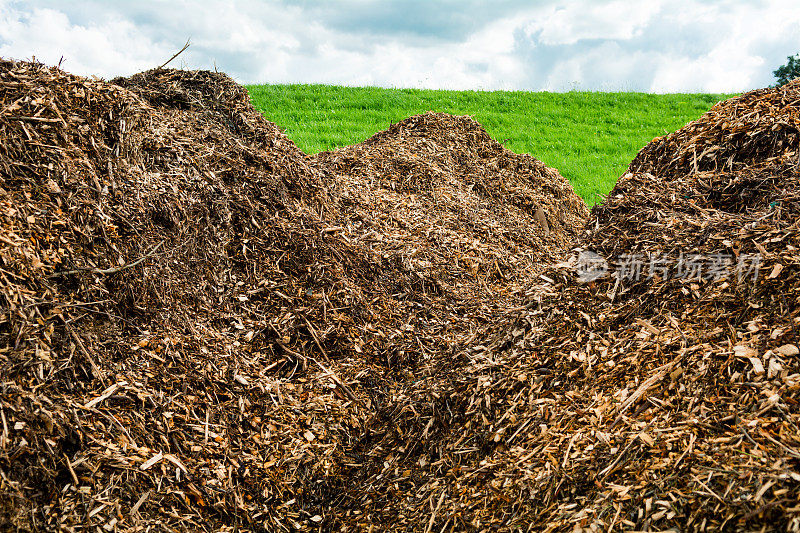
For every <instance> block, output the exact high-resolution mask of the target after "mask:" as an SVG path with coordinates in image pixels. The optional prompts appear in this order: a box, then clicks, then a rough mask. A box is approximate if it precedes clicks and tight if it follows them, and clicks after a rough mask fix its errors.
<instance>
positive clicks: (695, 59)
mask: <svg viewBox="0 0 800 533" xmlns="http://www.w3.org/2000/svg"><path fill="white" fill-rule="evenodd" d="M187 39H190V40H191V46H190V48H189V49H188V50H187V51H186V52H184V53H183V54H182V55H181V56H180V57H179V58H178V59H176V60H175V62H174V63H173V64H172V65H171V66H176V67H184V68H201V69H214V68H216V69H218V70H220V71H224V72H227V73H228V74H230V75H231V76H233V77H234V78H235V79H236V80H237V81H239V82H242V83H288V82H300V83H334V84H342V85H378V86H384V87H425V88H447V89H486V90H491V89H507V90H510V89H521V90H550V91H564V90H570V89H581V90H636V91H653V92H698V91H701V92H734V91H743V90H746V89H752V88H756V87H763V86H766V85H769V84H771V83H772V82H773V81H774V79H773V76H772V71H773V70H775V68H777V67H778V66H780V65H782V64H784V63H785V62H786V56H788V55H792V54H795V53H797V52H800V3H798V0H763V1H760V0H719V1H713V0H706V1H701V0H649V1H647V2H642V1H637V0H620V1H600V0H570V1H566V0H560V1H547V0H543V1H529V2H523V1H516V0H495V1H485V2H479V1H473V0H457V1H456V0H452V1H451V0H443V1H431V0H419V1H412V0H406V1H398V0H384V1H380V0H342V1H318V2H315V1H310V0H306V1H304V0H283V1H277V0H276V1H266V0H261V1H260V0H239V1H228V2H222V1H217V0H207V1H203V2H188V1H181V0H163V1H155V0H137V1H101V0H87V1H80V2H77V1H65V0H27V1H16V0H0V57H5V58H13V59H29V58H31V57H32V56H35V57H36V59H38V60H40V61H42V62H45V63H48V64H57V63H58V62H59V61H61V58H62V57H63V62H62V68H64V69H65V70H68V71H70V72H73V73H76V74H85V75H89V74H95V75H98V76H101V77H104V78H110V77H113V76H116V75H127V74H131V73H134V72H137V71H140V70H145V69H147V68H152V67H155V66H158V65H159V64H161V63H163V62H164V61H166V60H167V59H168V58H169V57H170V56H171V55H172V54H173V53H174V52H176V51H177V50H179V49H180V48H181V46H182V45H183V43H184V42H186V40H187Z"/></svg>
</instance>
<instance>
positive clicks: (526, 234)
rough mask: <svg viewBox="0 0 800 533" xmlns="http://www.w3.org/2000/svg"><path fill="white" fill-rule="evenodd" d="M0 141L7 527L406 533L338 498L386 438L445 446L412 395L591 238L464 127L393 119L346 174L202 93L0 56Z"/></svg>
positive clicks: (374, 468)
mask: <svg viewBox="0 0 800 533" xmlns="http://www.w3.org/2000/svg"><path fill="white" fill-rule="evenodd" d="M412 130H414V131H417V135H416V137H415V138H414V143H415V145H414V146H412V145H411V144H409V143H408V137H409V136H412V137H413V136H414V135H413V134H410V133H409V132H410V131H412ZM0 139H1V140H2V141H1V142H0V204H1V205H0V294H2V308H0V313H2V314H0V337H1V338H2V341H1V342H0V369H1V370H0V423H1V424H2V427H0V431H2V433H0V524H2V527H3V528H19V529H22V530H42V529H44V530H53V529H65V530H72V531H82V530H92V531H96V530H98V528H99V529H101V530H107V531H114V530H120V531H140V530H141V531H144V530H156V531H158V530H169V531H175V530H188V531H199V530H208V531H224V530H231V531H232V530H287V531H288V530H294V529H303V528H324V529H336V528H347V527H348V526H349V527H354V526H357V525H359V524H365V523H369V522H370V521H373V520H379V519H381V517H382V516H386V517H391V519H392V520H395V523H394V525H395V526H396V527H404V526H403V524H405V523H407V520H410V519H413V518H414V514H413V513H411V512H409V513H408V514H407V518H402V517H400V516H399V515H398V513H400V514H402V513H404V511H402V510H401V508H400V507H399V506H395V507H394V508H393V507H391V506H390V505H387V506H386V509H387V511H386V514H385V515H381V516H377V515H373V514H371V513H370V511H369V509H370V505H379V504H380V505H381V506H383V504H382V503H381V502H379V501H378V500H373V501H372V502H371V504H370V503H368V504H366V506H365V507H364V510H361V509H359V505H361V503H363V502H362V498H361V497H362V496H364V494H358V493H357V492H356V491H357V490H360V489H359V488H360V487H361V486H362V484H363V482H365V481H367V482H368V481H369V480H370V479H371V477H372V476H373V475H375V474H376V472H379V471H380V470H383V469H384V461H385V460H386V453H389V450H386V449H384V448H383V447H382V446H383V445H384V443H386V442H388V440H387V439H389V440H390V439H392V438H395V437H396V438H400V437H398V436H397V435H400V436H401V437H402V436H403V435H404V434H402V433H400V434H398V433H396V432H395V430H394V429H393V428H394V427H395V426H394V420H397V421H399V422H401V423H402V424H403V425H402V426H397V428H398V430H399V429H401V428H408V427H409V426H408V424H409V422H408V421H409V420H412V426H411V427H413V429H414V431H413V432H410V433H408V435H412V434H415V435H422V434H424V435H428V434H429V430H430V431H431V433H430V434H431V435H432V434H433V433H437V432H438V433H442V432H441V429H440V427H439V425H438V422H437V423H434V418H432V416H435V417H436V420H439V419H440V418H441V417H443V416H446V413H442V412H441V411H440V407H441V401H440V400H437V399H436V397H435V395H436V394H437V393H436V392H435V391H434V392H432V394H433V395H434V396H431V397H428V398H425V399H423V401H422V403H419V402H418V400H419V397H418V394H417V393H418V390H423V389H425V388H426V387H428V384H436V383H439V382H440V381H441V379H444V378H445V377H447V376H450V377H449V378H447V379H452V376H451V373H452V370H453V368H454V367H453V368H451V365H450V364H449V363H448V361H449V360H450V359H452V361H454V362H456V361H458V360H459V356H458V355H457V354H458V352H459V350H460V349H461V348H460V347H463V346H467V345H471V344H472V341H473V340H474V339H475V338H476V337H478V336H479V335H480V332H481V331H482V330H483V329H484V328H486V327H491V326H492V324H494V323H495V322H496V321H497V320H498V318H499V317H501V316H503V315H504V313H506V312H507V310H508V309H510V308H514V307H517V308H521V307H524V305H525V292H524V291H523V290H521V288H522V287H524V286H525V285H527V284H528V283H529V282H530V280H532V279H534V276H535V275H536V274H538V272H540V271H541V270H542V268H544V266H545V265H546V264H549V263H552V262H554V261H558V260H563V259H564V257H563V254H564V252H565V251H566V250H568V249H569V248H570V247H571V246H573V245H574V244H575V242H576V241H577V239H576V236H577V233H578V231H579V228H580V226H581V225H582V224H583V222H584V220H585V217H586V215H587V212H586V210H585V207H584V206H583V204H582V203H581V202H580V200H579V199H578V197H577V196H576V195H575V194H574V192H573V191H572V189H571V188H570V187H569V184H568V183H567V181H566V180H565V179H564V178H563V177H561V176H560V175H558V174H557V173H556V172H554V171H552V170H550V169H547V168H546V167H544V166H543V165H541V163H538V162H537V161H535V160H533V159H532V158H529V157H527V156H516V155H514V154H511V153H510V152H506V151H505V150H503V149H502V147H500V146H499V145H498V144H497V143H495V142H494V141H491V139H489V137H488V136H487V135H486V133H485V132H484V131H483V130H482V129H481V128H480V127H479V126H478V125H477V124H476V123H474V122H473V121H471V120H469V119H465V118H458V117H456V118H452V117H447V116H435V115H426V116H423V117H415V118H412V119H409V121H406V122H405V123H401V124H399V125H396V126H395V127H394V128H392V129H390V130H389V131H388V132H386V133H384V134H379V135H377V136H376V137H375V138H373V140H370V141H367V142H366V143H364V144H363V145H361V147H354V148H352V150H353V151H354V152H359V153H361V154H362V155H363V156H364V157H365V158H369V154H370V153H372V155H373V159H381V163H380V164H379V165H374V164H373V163H369V162H368V163H366V164H365V168H363V169H356V165H357V163H356V162H355V161H353V160H352V159H347V157H345V156H343V155H342V154H343V153H333V154H323V155H320V156H318V157H314V158H312V157H308V156H306V155H305V154H303V153H302V152H301V151H300V150H299V149H298V148H297V147H296V146H295V145H294V144H293V143H292V142H291V141H289V140H288V139H287V138H286V137H285V136H284V135H283V134H282V133H281V132H280V131H279V130H278V128H277V127H276V126H275V125H274V124H272V123H270V122H268V121H266V120H265V119H264V118H263V117H262V116H261V115H260V114H259V113H258V112H257V111H256V110H255V109H254V108H253V107H252V105H251V104H250V101H249V97H248V95H247V92H246V91H245V90H244V89H243V88H242V87H240V86H238V85H236V84H235V83H234V82H233V81H232V80H230V79H229V78H228V77H227V76H225V75H223V74H217V73H210V72H197V71H195V72H188V71H176V70H171V69H157V70H153V71H148V72H145V73H142V74H137V75H135V76H132V77H130V78H119V79H115V80H112V82H111V83H107V82H104V81H101V80H96V79H86V78H81V77H77V76H72V75H69V74H66V73H64V72H62V71H60V70H58V69H56V68H48V67H45V66H43V65H40V64H34V63H25V62H12V61H0ZM375 139H378V141H375ZM380 139H383V140H380ZM373 142H375V146H374V147H373V148H369V146H370V143H373ZM416 145H418V146H419V148H418V149H416V148H415V146H416ZM473 145H474V146H473ZM371 150H372V152H371ZM345 153H346V151H345ZM392 158H395V159H396V161H395V162H392ZM414 158H417V159H419V158H430V161H429V162H427V163H420V162H411V163H409V161H411V160H413V159H414ZM407 165H409V166H407ZM348 167H349V169H350V170H345V169H347V168H348ZM366 167H369V168H366ZM451 174H452V175H451ZM498 191H502V192H498ZM370 202H374V203H373V204H372V207H371V204H370ZM504 202H505V205H503V204H504ZM415 409H416V412H415V411H414V410H415ZM400 411H402V412H400ZM415 414H416V415H418V417H417V419H416V422H413V419H414V416H415ZM426 426H427V429H426ZM442 434H443V433H442ZM442 444H443V445H444V444H445V443H442ZM422 445H423V446H424V445H425V443H422ZM394 453H398V454H402V453H403V451H402V450H401V449H397V450H394ZM414 453H416V452H414ZM388 464H393V463H392V462H391V461H390V462H389V463H388ZM389 474H391V475H389ZM389 474H387V475H386V476H385V477H384V478H383V480H384V481H387V480H391V479H392V476H394V475H400V474H398V473H397V472H395V471H394V470H391V471H390V472H389ZM377 475H380V474H377ZM384 481H381V483H383V484H384V486H385V487H389V486H390V485H388V484H386V483H384ZM392 483H394V481H392ZM392 509H394V514H392ZM423 510H424V509H422V510H420V509H417V510H416V511H415V512H422V511H423ZM403 516H406V515H403ZM439 516H440V517H441V516H442V515H439ZM425 520H427V518H425ZM416 524H417V525H418V523H416ZM387 525H388V522H387Z"/></svg>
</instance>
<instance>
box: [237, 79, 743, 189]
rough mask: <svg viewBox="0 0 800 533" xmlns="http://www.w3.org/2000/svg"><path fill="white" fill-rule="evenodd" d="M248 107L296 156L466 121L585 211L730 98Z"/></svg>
mask: <svg viewBox="0 0 800 533" xmlns="http://www.w3.org/2000/svg"><path fill="white" fill-rule="evenodd" d="M248 90H249V91H250V94H251V97H252V100H253V103H254V104H255V106H256V107H257V108H258V109H260V110H261V111H262V112H263V113H264V114H265V115H266V116H267V117H268V118H269V119H270V120H272V121H273V122H275V123H277V124H278V126H280V127H281V128H282V129H283V130H284V131H285V132H286V133H287V134H288V135H289V137H291V138H292V139H293V140H294V141H295V142H296V143H297V144H298V145H299V146H300V148H302V149H303V150H305V151H306V152H308V153H315V152H319V151H322V150H329V149H332V148H336V147H339V146H345V145H348V144H355V143H358V142H361V141H363V140H364V139H366V138H367V137H369V136H370V135H372V134H373V133H375V132H377V131H380V130H382V129H385V128H387V127H388V126H389V125H390V124H391V123H393V122H398V121H400V120H402V119H404V118H406V117H408V116H410V115H414V114H417V113H422V112H424V111H428V110H433V111H441V112H445V113H452V114H457V115H472V116H474V117H475V119H476V120H478V122H480V123H481V124H483V126H484V127H485V128H486V129H487V131H488V132H489V134H490V135H491V136H492V137H494V138H495V139H497V140H498V141H500V142H502V143H503V145H505V146H506V147H507V148H509V149H511V150H513V151H515V152H518V153H529V154H531V155H533V156H534V157H536V158H538V159H540V160H542V161H544V162H545V163H546V164H547V165H549V166H551V167H555V168H557V169H558V170H559V171H560V172H561V173H562V174H563V175H564V176H565V177H567V178H568V179H569V180H570V181H571V182H572V184H573V186H574V187H575V190H576V191H577V192H578V194H580V195H581V196H582V197H583V198H584V199H585V200H586V201H587V202H588V203H589V204H594V203H596V202H598V201H600V200H601V199H602V195H604V194H606V193H608V191H609V190H611V187H613V185H614V182H615V181H616V179H617V178H618V177H619V176H620V174H621V173H622V172H623V171H624V170H625V168H626V167H627V165H628V163H629V162H630V161H631V159H633V157H634V155H636V152H638V151H639V149H640V148H642V147H643V146H644V145H645V144H647V143H648V142H649V141H650V140H651V139H652V138H653V137H657V136H660V135H664V134H666V133H669V132H671V131H674V130H676V129H678V128H680V127H681V126H683V125H684V124H686V123H687V122H689V121H690V120H694V119H696V118H698V117H699V116H700V115H702V114H703V113H704V112H705V111H707V110H708V109H709V108H710V107H711V106H712V105H714V104H715V103H716V102H717V101H719V100H723V99H725V98H727V97H728V96H729V95H719V94H668V95H653V94H644V93H592V92H569V93H530V92H507V91H495V92H480V91H433V90H419V89H380V88H374V87H366V88H351V87H336V86H328V85H251V86H248Z"/></svg>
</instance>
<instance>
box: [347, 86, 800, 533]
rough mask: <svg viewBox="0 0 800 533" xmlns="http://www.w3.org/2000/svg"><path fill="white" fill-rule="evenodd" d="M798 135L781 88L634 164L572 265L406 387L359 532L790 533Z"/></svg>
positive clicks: (725, 106)
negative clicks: (588, 261) (587, 265)
mask: <svg viewBox="0 0 800 533" xmlns="http://www.w3.org/2000/svg"><path fill="white" fill-rule="evenodd" d="M799 121H800V82H795V83H793V84H790V85H788V86H785V87H782V88H776V89H767V90H760V91H755V92H752V93H748V94H745V95H743V96H741V97H738V98H734V99H731V100H728V101H726V102H723V103H720V104H718V105H717V106H715V107H714V108H713V109H712V110H711V111H709V112H708V113H707V114H706V115H704V116H703V117H702V118H701V119H699V120H698V121H696V122H693V123H691V124H689V125H687V126H686V127H685V128H683V129H681V130H679V131H678V132H676V133H673V134H671V135H668V136H666V137H664V138H660V139H656V140H654V141H653V142H652V143H650V144H649V145H648V146H647V147H645V148H644V149H643V150H642V151H641V152H640V154H639V155H638V156H637V158H636V159H635V160H634V161H633V163H632V164H631V167H630V169H629V171H630V172H629V173H627V174H626V175H625V176H623V177H622V178H621V179H620V181H619V183H618V184H617V186H616V187H615V188H614V190H613V191H612V192H611V194H610V195H609V197H608V199H607V201H606V202H605V203H603V204H602V205H600V206H597V207H595V208H594V209H593V211H592V214H591V216H590V219H589V222H588V224H587V226H586V228H587V234H586V237H585V239H584V241H583V242H582V243H581V248H582V250H581V251H583V252H584V255H583V256H580V255H577V254H576V257H575V258H573V259H572V260H570V261H567V262H564V263H561V264H556V265H553V266H551V267H550V268H548V269H547V270H546V271H545V272H544V274H543V277H542V278H540V282H538V283H536V284H535V285H533V286H531V287H530V289H529V299H528V303H527V305H525V306H524V308H523V309H516V310H510V311H509V313H508V314H507V316H506V318H504V319H499V320H498V321H497V323H496V324H494V325H493V326H490V327H489V328H488V329H487V330H486V331H485V332H484V334H481V335H479V336H478V337H477V338H476V339H475V340H473V341H472V342H471V343H470V344H469V345H464V346H462V347H461V349H460V350H459V351H458V352H457V356H456V357H452V356H443V357H442V358H441V361H440V362H438V363H436V362H432V363H431V366H432V367H435V368H440V369H442V370H440V372H439V373H438V374H433V375H432V377H431V378H428V379H426V380H424V381H422V382H420V383H417V384H415V385H414V386H413V387H410V388H408V389H406V390H405V391H403V394H402V395H401V396H402V398H401V402H400V404H402V405H403V407H398V408H397V416H395V417H394V418H393V419H392V421H391V423H387V429H386V432H385V433H384V436H383V441H382V443H381V445H380V449H382V451H383V454H382V456H380V457H376V458H375V461H374V462H375V464H379V463H380V462H381V461H382V462H383V467H384V468H383V470H381V471H380V472H378V471H377V470H378V469H376V470H375V471H373V472H372V473H365V474H364V475H363V477H361V478H359V480H360V483H361V484H360V485H359V486H358V487H357V488H356V489H354V490H353V497H354V500H357V501H358V504H355V503H353V505H352V508H353V509H358V510H359V512H361V513H363V514H364V515H366V516H367V517H368V518H367V519H365V520H364V522H363V523H364V524H367V523H370V522H376V523H379V524H381V527H382V528H386V529H394V530H403V529H406V528H407V529H415V528H418V529H425V528H426V527H427V530H428V531H450V530H454V531H462V530H469V529H476V530H516V529H519V530H535V531H542V530H546V531H608V530H619V529H622V530H637V531H667V530H669V531H736V530H741V531H765V530H769V531H787V530H788V531H798V530H800V505H799V504H798V502H800V350H799V349H798V346H800V338H798V329H799V328H800V309H798V302H800V272H799V271H798V265H799V263H800V227H798V223H800V192H799V191H800V173H799V172H798V171H799V170H800V138H799V137H798V135H800V131H799V128H798V126H800V122H799ZM586 252H592V253H595V254H598V256H601V257H604V258H607V259H608V261H609V263H610V264H609V265H608V272H607V275H605V276H604V277H597V279H593V280H591V279H590V278H584V280H585V281H586V282H581V280H579V279H577V276H576V269H577V268H578V267H580V266H581V265H580V263H579V261H578V259H579V258H580V257H584V258H585V257H586V255H585V254H586ZM637 264H638V265H639V266H638V267H637V266H636V265H637ZM689 265H694V266H691V267H690V266H689ZM756 267H758V270H757V271H756ZM636 268H639V269H640V274H639V275H637V274H636V273H635V270H632V269H636ZM584 272H585V271H584ZM590 272H593V273H595V274H597V275H598V276H599V274H601V273H602V269H595V270H592V271H590ZM420 419H421V420H420ZM420 428H421V430H420ZM377 449H378V447H376V448H374V450H377ZM387 502H390V503H388V504H387Z"/></svg>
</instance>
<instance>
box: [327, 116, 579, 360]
mask: <svg viewBox="0 0 800 533" xmlns="http://www.w3.org/2000/svg"><path fill="white" fill-rule="evenodd" d="M313 159H314V160H315V161H316V162H317V164H318V165H319V167H320V168H321V169H323V170H324V171H325V174H324V176H325V178H324V179H325V180H326V183H327V185H328V187H327V190H329V191H330V193H331V195H332V196H333V197H334V198H335V199H336V201H335V203H334V205H333V206H332V209H331V212H332V216H333V217H334V218H335V219H336V220H337V224H338V225H339V226H340V227H341V228H342V231H343V232H344V234H345V235H346V236H347V238H348V239H349V240H355V241H357V242H359V243H362V244H363V245H364V246H365V247H366V248H368V249H369V250H370V251H371V252H373V253H376V254H377V255H378V256H379V257H382V258H383V259H384V260H388V261H390V262H393V263H396V264H397V266H398V267H402V269H403V270H407V271H409V272H412V273H416V275H417V276H418V279H417V282H416V283H415V284H413V283H412V284H409V285H410V287H408V286H407V287H398V288H396V289H392V292H395V293H399V294H400V295H401V296H402V297H403V299H405V300H408V299H414V300H419V301H418V302H417V305H416V306H413V307H412V306H405V307H403V308H402V309H400V312H401V313H402V314H403V315H405V317H406V318H405V320H406V324H407V325H406V328H408V327H409V326H412V327H414V330H415V331H419V330H420V329H422V330H427V331H428V332H430V333H433V335H428V338H429V339H431V340H433V339H435V340H436V344H435V345H430V346H428V345H423V346H420V345H419V344H416V345H415V344H413V343H412V344H411V345H410V346H407V347H399V346H398V342H397V339H392V344H393V345H394V347H395V352H397V348H400V352H401V353H406V351H408V350H410V351H412V352H419V351H420V350H423V351H424V352H428V353H434V352H438V351H442V350H444V351H447V352H449V349H448V348H449V347H450V346H451V345H453V344H455V343H462V344H464V343H465V342H466V343H468V342H469V341H468V340H467V341H465V339H464V338H459V335H462V334H463V333H465V332H469V333H472V334H473V335H470V337H474V330H475V328H476V327H480V326H483V325H488V324H489V323H491V322H492V321H493V320H494V317H495V316H496V314H497V311H502V310H503V309H507V308H509V307H514V306H515V305H520V303H521V302H522V299H521V297H522V296H523V290H524V287H526V286H528V285H530V283H531V281H532V280H533V279H535V278H536V277H537V276H538V274H539V272H540V271H541V266H542V265H543V264H547V263H549V262H552V260H553V258H554V257H559V256H561V255H562V254H563V253H565V252H567V251H568V250H569V249H570V248H571V247H572V246H574V244H575V243H576V242H577V241H578V238H579V232H580V230H581V229H582V226H583V224H584V222H585V220H586V218H587V216H588V210H587V208H586V204H585V203H584V202H583V201H582V200H581V199H580V198H579V197H578V196H577V195H576V194H575V192H574V191H573V189H572V186H571V185H570V184H569V182H568V181H567V180H566V179H564V178H563V177H562V176H561V175H560V174H559V173H558V172H557V171H555V170H553V169H551V168H548V167H546V166H545V165H544V164H543V163H542V162H541V161H538V160H536V159H534V158H532V157H531V156H529V155H520V154H515V153H513V152H511V151H509V150H506V149H505V148H503V146H502V145H500V144H499V143H498V142H497V141H495V140H493V139H492V138H491V137H489V135H488V134H487V133H486V130H484V129H483V127H482V126H481V125H480V124H478V123H477V122H476V121H475V120H474V119H472V118H471V117H467V116H452V115H447V114H442V113H432V112H429V113H426V114H422V115H417V116H413V117H410V118H408V119H405V120H403V121H402V122H399V123H397V124H393V125H392V126H391V127H390V128H389V129H388V130H386V131H382V132H379V133H377V134H375V135H374V136H372V137H371V138H369V139H367V140H366V141H364V142H363V143H361V144H357V145H354V146H348V147H345V148H341V149H338V150H335V151H332V152H322V153H320V154H317V155H316V156H314V157H313ZM383 270H384V271H385V275H384V276H386V277H388V276H392V275H394V274H393V273H392V270H391V269H388V268H383ZM390 284H391V280H389V279H387V280H386V281H385V282H384V286H387V287H388V286H390ZM404 292H406V293H408V294H403V293H404ZM487 304H488V307H487ZM432 309H440V310H441V311H440V312H439V313H438V317H436V318H434V320H433V321H431V320H422V321H420V320H419V319H418V318H416V315H417V313H418V312H419V311H424V312H426V313H430V311H431V310H432ZM432 328H433V329H435V331H432Z"/></svg>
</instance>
